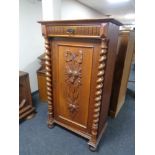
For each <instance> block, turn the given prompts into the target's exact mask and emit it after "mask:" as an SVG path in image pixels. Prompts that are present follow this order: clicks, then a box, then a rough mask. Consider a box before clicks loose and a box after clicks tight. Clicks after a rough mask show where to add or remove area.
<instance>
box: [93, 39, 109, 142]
mask: <svg viewBox="0 0 155 155" xmlns="http://www.w3.org/2000/svg"><path fill="white" fill-rule="evenodd" d="M106 59H107V40H106V39H102V42H101V51H100V56H99V65H98V73H97V81H96V93H95V99H94V101H95V104H94V114H93V123H92V130H91V133H92V141H94V142H96V140H97V134H98V126H99V124H98V123H99V116H100V106H101V100H102V88H103V84H104V83H103V82H104V73H105V65H106Z"/></svg>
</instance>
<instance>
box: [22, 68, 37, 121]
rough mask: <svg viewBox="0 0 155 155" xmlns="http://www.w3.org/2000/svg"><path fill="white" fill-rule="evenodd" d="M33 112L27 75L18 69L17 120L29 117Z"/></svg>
mask: <svg viewBox="0 0 155 155" xmlns="http://www.w3.org/2000/svg"><path fill="white" fill-rule="evenodd" d="M34 114H35V108H34V107H33V104H32V97H31V89H30V83H29V75H28V73H26V72H23V71H19V120H21V119H30V118H32V117H33V116H34Z"/></svg>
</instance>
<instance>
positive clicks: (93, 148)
mask: <svg viewBox="0 0 155 155" xmlns="http://www.w3.org/2000/svg"><path fill="white" fill-rule="evenodd" d="M89 150H90V151H92V152H95V151H96V150H97V148H96V147H93V146H90V145H89Z"/></svg>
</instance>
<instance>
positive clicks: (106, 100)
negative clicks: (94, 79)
mask: <svg viewBox="0 0 155 155" xmlns="http://www.w3.org/2000/svg"><path fill="white" fill-rule="evenodd" d="M118 33H119V26H116V25H114V24H112V23H109V28H108V36H107V39H108V40H109V44H108V55H107V65H106V71H105V81H104V87H103V95H102V105H101V111H100V120H99V131H98V135H99V134H100V133H101V131H102V129H103V127H104V125H105V122H106V120H107V117H108V110H109V104H110V97H111V91H112V80H113V74H114V66H115V60H116V52H117V50H116V49H117V42H118Z"/></svg>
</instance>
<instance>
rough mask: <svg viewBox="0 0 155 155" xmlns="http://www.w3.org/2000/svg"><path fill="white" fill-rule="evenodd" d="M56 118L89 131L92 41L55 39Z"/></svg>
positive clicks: (53, 45)
mask: <svg viewBox="0 0 155 155" xmlns="http://www.w3.org/2000/svg"><path fill="white" fill-rule="evenodd" d="M51 46H52V53H53V54H52V55H53V58H52V60H53V62H52V65H53V85H54V86H53V92H54V93H53V97H54V117H55V119H56V120H57V121H59V122H62V123H64V124H65V125H66V124H67V125H69V126H71V127H73V128H76V129H79V130H83V131H87V128H88V124H89V122H88V120H89V114H90V113H89V109H90V106H91V104H90V96H91V88H90V84H91V78H92V66H93V56H95V52H94V50H95V49H96V47H95V46H94V45H92V44H91V43H84V41H81V42H78V41H77V40H76V41H73V40H69V39H68V40H67V39H66V40H63V39H62V40H61V39H59V40H53V41H52V45H51Z"/></svg>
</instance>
